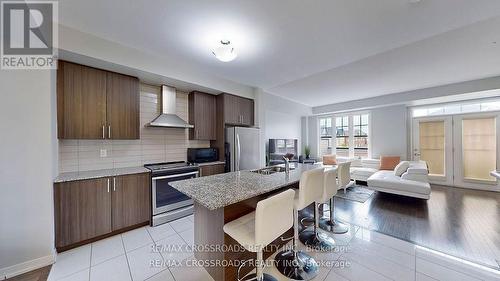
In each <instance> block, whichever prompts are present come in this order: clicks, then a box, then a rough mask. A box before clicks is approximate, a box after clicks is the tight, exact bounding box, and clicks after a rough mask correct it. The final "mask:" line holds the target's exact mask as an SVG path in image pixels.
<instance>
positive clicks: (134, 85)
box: [106, 72, 140, 139]
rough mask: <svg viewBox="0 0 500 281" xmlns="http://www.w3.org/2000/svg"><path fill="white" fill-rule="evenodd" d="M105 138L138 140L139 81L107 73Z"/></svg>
mask: <svg viewBox="0 0 500 281" xmlns="http://www.w3.org/2000/svg"><path fill="white" fill-rule="evenodd" d="M106 95H107V121H108V124H107V128H106V131H107V132H106V134H107V138H110V139H139V98H140V97H139V80H138V79H137V78H135V77H131V76H126V75H122V74H118V73H111V72H108V76H107V92H106Z"/></svg>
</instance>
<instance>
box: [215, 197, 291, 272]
mask: <svg viewBox="0 0 500 281" xmlns="http://www.w3.org/2000/svg"><path fill="white" fill-rule="evenodd" d="M294 197H295V191H294V190H292V189H289V190H287V191H284V192H282V193H279V194H277V195H274V196H271V197H269V198H267V199H264V200H262V201H259V202H258V203H257V208H256V210H255V212H252V213H250V214H247V215H244V216H243V217H241V218H238V219H236V220H233V221H231V222H228V223H226V224H225V225H224V232H225V233H226V234H227V235H229V236H231V237H232V238H233V239H234V240H236V241H237V242H238V243H239V244H240V245H242V246H243V247H244V248H245V249H246V250H248V251H250V252H254V253H257V260H256V267H257V270H256V274H252V275H250V276H248V277H247V278H245V280H258V281H275V280H277V279H276V278H274V277H273V276H271V275H269V274H264V273H263V270H264V262H265V261H264V258H263V254H262V251H263V249H264V248H265V247H266V246H267V245H269V243H271V242H273V241H274V240H275V239H276V238H278V237H280V236H281V235H282V234H283V233H285V232H286V231H288V230H289V229H290V227H292V226H293V216H292V212H293V202H294ZM243 265H244V263H243V264H242V266H243ZM240 269H241V266H240V268H238V281H240V280H242V279H240V276H239V275H240Z"/></svg>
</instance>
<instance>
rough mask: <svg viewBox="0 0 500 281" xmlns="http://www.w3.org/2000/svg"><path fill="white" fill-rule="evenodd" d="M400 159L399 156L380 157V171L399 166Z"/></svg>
mask: <svg viewBox="0 0 500 281" xmlns="http://www.w3.org/2000/svg"><path fill="white" fill-rule="evenodd" d="M400 160H401V157H399V156H382V157H380V170H391V171H393V170H394V168H396V166H397V165H398V164H399V161H400Z"/></svg>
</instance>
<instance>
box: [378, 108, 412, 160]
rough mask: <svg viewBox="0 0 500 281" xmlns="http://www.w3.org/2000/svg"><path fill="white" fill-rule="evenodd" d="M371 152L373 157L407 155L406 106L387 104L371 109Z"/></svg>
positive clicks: (402, 156) (404, 157) (403, 156)
mask: <svg viewBox="0 0 500 281" xmlns="http://www.w3.org/2000/svg"><path fill="white" fill-rule="evenodd" d="M370 112H371V120H370V121H371V132H370V133H371V138H370V140H371V143H372V144H371V148H372V150H371V154H372V157H373V158H380V156H381V155H386V156H401V158H402V159H406V156H407V146H408V143H409V142H408V140H407V122H406V117H407V108H406V106H404V105H396V106H388V107H381V108H376V109H372V110H371V111H370Z"/></svg>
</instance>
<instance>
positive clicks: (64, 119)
mask: <svg viewBox="0 0 500 281" xmlns="http://www.w3.org/2000/svg"><path fill="white" fill-rule="evenodd" d="M57 120H58V137H59V138H60V139H101V138H104V137H105V136H104V127H105V125H106V72H105V71H103V70H99V69H95V68H91V67H86V66H82V65H78V64H74V63H70V62H65V61H59V69H58V71H57Z"/></svg>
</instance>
